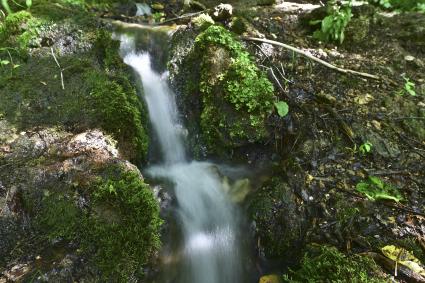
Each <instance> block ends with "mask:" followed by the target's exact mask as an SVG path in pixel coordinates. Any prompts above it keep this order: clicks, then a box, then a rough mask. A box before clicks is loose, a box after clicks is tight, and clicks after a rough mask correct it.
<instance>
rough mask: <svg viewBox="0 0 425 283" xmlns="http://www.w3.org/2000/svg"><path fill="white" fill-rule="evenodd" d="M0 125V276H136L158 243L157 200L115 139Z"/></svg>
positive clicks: (52, 278)
mask: <svg viewBox="0 0 425 283" xmlns="http://www.w3.org/2000/svg"><path fill="white" fill-rule="evenodd" d="M0 127H1V132H8V133H9V134H8V135H7V136H6V138H5V139H4V140H3V141H1V143H0V167H1V170H0V205H1V212H0V235H1V239H2V240H1V241H0V243H1V244H0V246H1V249H0V272H2V273H3V277H1V276H0V281H1V280H2V278H3V279H5V280H10V281H15V280H35V279H37V280H38V281H39V280H41V281H61V282H64V281H65V282H67V281H69V280H95V281H96V280H102V278H109V279H111V278H114V280H118V281H121V280H124V281H127V280H129V278H140V277H141V276H142V274H143V267H144V266H145V265H146V264H148V263H149V262H150V261H151V260H152V259H154V257H155V255H156V252H157V249H158V248H159V234H158V233H159V226H160V223H161V221H160V219H159V206H158V203H157V201H156V199H155V197H154V194H153V192H152V190H151V189H150V187H149V186H148V185H147V184H145V183H144V181H143V178H142V176H141V174H140V172H139V170H138V169H137V168H136V167H135V166H134V165H132V164H130V163H129V162H127V161H125V160H123V159H122V158H121V155H120V153H119V152H118V150H117V149H116V142H115V141H114V140H113V139H112V138H111V137H109V136H107V135H105V134H103V133H102V132H101V131H99V130H91V131H86V132H83V133H80V134H77V135H75V134H72V133H69V132H64V131H62V130H59V129H56V128H45V129H38V130H36V129H34V130H31V131H30V130H27V131H25V132H21V133H19V134H18V133H16V130H14V128H13V127H12V126H11V125H10V124H9V123H7V122H5V121H4V120H1V123H0ZM128 227H132V229H128ZM111 235H113V237H111ZM123 247H126V248H123ZM17 274H19V276H18V277H17Z"/></svg>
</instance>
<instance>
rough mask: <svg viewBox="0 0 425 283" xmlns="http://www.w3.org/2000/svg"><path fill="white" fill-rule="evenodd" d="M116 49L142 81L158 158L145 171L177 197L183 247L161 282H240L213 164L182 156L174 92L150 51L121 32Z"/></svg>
mask: <svg viewBox="0 0 425 283" xmlns="http://www.w3.org/2000/svg"><path fill="white" fill-rule="evenodd" d="M121 50H122V54H123V56H124V62H125V63H126V64H128V65H129V66H131V67H132V68H133V69H134V71H135V72H136V73H137V75H138V77H139V79H140V82H141V84H142V86H143V92H144V94H143V98H144V99H145V101H146V104H147V106H148V111H149V117H150V121H151V123H152V127H153V130H154V132H155V134H156V136H157V138H158V141H159V147H160V149H161V153H162V157H163V162H162V164H160V165H157V166H154V167H151V168H149V169H148V170H147V172H148V173H149V174H150V175H151V176H152V177H155V178H165V179H167V180H169V181H171V182H172V184H173V185H174V191H175V196H176V199H177V202H178V208H177V220H178V223H179V224H180V225H181V230H182V231H181V232H182V234H183V240H184V241H183V243H184V246H183V247H181V248H180V249H179V251H176V255H175V256H174V257H175V258H178V259H179V260H178V261H179V271H178V276H177V278H176V277H173V278H168V279H167V280H166V282H184V283H191V282H193V283H226V282H229V283H230V282H241V272H240V262H241V259H240V252H239V248H238V246H239V245H238V244H237V241H236V237H237V232H238V227H239V223H238V217H237V209H236V208H235V207H234V205H233V204H232V203H231V202H230V200H229V199H228V196H227V195H226V194H225V193H224V190H223V188H222V183H221V179H220V177H219V175H218V174H217V170H216V169H215V165H214V164H211V163H208V162H198V161H190V160H188V158H187V156H186V153H185V147H184V135H183V134H182V132H184V131H182V128H183V127H182V125H181V124H180V123H179V119H178V116H179V113H178V109H177V106H176V102H175V96H174V93H173V92H172V91H171V90H170V88H169V87H168V84H167V77H166V75H164V74H158V73H156V72H155V71H154V70H153V69H152V65H151V58H150V55H149V54H147V53H137V52H136V51H135V49H134V43H133V42H132V40H130V39H129V38H128V37H127V36H121ZM177 253H178V255H177Z"/></svg>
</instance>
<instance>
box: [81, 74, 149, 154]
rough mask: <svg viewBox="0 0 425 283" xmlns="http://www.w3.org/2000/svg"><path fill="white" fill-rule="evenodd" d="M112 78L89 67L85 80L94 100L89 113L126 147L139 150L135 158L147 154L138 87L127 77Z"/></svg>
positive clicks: (91, 98)
mask: <svg viewBox="0 0 425 283" xmlns="http://www.w3.org/2000/svg"><path fill="white" fill-rule="evenodd" d="M118 80H119V81H116V80H113V79H111V77H109V76H107V75H105V74H104V73H100V72H96V71H89V72H87V73H86V74H85V82H86V84H87V85H89V86H90V87H89V89H90V90H89V91H90V100H91V101H92V102H93V107H92V109H91V113H90V116H91V117H92V119H93V121H97V123H98V125H100V126H101V127H102V128H103V129H105V130H106V131H107V132H109V133H111V134H112V135H113V136H114V137H115V138H116V139H117V140H118V142H119V144H120V148H121V149H123V150H124V151H125V150H126V149H125V147H129V150H130V151H132V152H134V153H135V154H136V160H140V159H142V158H143V157H144V156H146V154H147V149H148V136H147V134H146V132H145V130H144V128H143V123H142V114H141V111H140V109H142V105H141V102H140V100H139V99H138V97H137V94H136V92H135V89H134V88H132V86H131V85H130V82H129V81H128V80H127V79H126V78H124V77H121V78H118Z"/></svg>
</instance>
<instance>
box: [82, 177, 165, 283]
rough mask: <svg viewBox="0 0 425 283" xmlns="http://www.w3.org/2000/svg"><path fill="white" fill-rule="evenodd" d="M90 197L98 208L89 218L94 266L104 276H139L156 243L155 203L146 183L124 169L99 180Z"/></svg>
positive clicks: (158, 225)
mask: <svg viewBox="0 0 425 283" xmlns="http://www.w3.org/2000/svg"><path fill="white" fill-rule="evenodd" d="M93 197H94V198H93V200H94V206H95V207H98V211H101V212H100V213H96V215H95V216H94V217H93V219H91V221H89V222H91V224H92V225H90V226H91V231H90V237H91V241H90V243H89V246H91V245H92V244H94V247H95V250H96V252H95V256H94V257H95V261H96V263H97V265H98V266H99V268H100V269H101V270H102V271H103V274H104V275H106V277H108V278H113V277H114V276H116V275H119V277H120V278H126V279H128V277H129V275H131V274H132V273H134V272H136V273H139V275H140V273H141V272H142V270H141V268H142V267H143V265H145V264H146V263H147V262H148V261H149V259H150V258H151V257H152V255H153V254H154V253H155V252H156V251H157V250H158V249H159V246H160V239H159V227H160V225H161V220H160V218H159V206H158V203H157V202H156V199H155V197H154V195H153V193H152V191H151V190H150V188H149V186H148V185H146V184H145V183H144V182H143V180H142V179H141V178H140V176H139V175H138V174H137V173H135V172H125V173H123V174H121V176H117V177H115V178H109V179H107V180H104V181H102V182H101V183H100V184H99V185H98V186H97V187H96V190H95V191H94V194H93ZM108 211H110V212H111V213H113V216H112V217H111V214H110V213H105V212H108Z"/></svg>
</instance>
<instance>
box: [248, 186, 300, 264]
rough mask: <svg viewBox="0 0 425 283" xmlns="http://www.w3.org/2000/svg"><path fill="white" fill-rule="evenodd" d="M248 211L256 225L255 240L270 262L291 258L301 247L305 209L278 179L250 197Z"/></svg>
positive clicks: (298, 253) (290, 189)
mask: <svg viewBox="0 0 425 283" xmlns="http://www.w3.org/2000/svg"><path fill="white" fill-rule="evenodd" d="M247 202H248V207H249V208H248V211H249V213H250V216H251V219H253V220H254V221H255V223H256V228H255V229H256V238H257V242H258V243H260V246H258V247H257V248H258V249H259V250H261V251H263V252H264V255H265V257H267V258H269V259H276V258H280V259H288V260H289V259H292V260H293V259H294V258H296V257H299V256H300V255H301V254H302V253H301V249H302V247H303V241H304V236H305V234H304V233H306V230H305V229H304V226H305V224H306V221H307V217H306V210H305V207H303V206H302V205H300V199H299V198H298V196H297V195H296V194H295V192H294V189H293V188H291V187H290V186H289V185H288V184H287V183H286V182H284V181H283V180H281V179H278V178H273V179H272V180H271V181H270V182H268V183H266V184H265V185H263V186H262V188H261V189H259V190H258V191H256V192H254V193H253V194H252V195H250V197H249V199H248V200H247Z"/></svg>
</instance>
